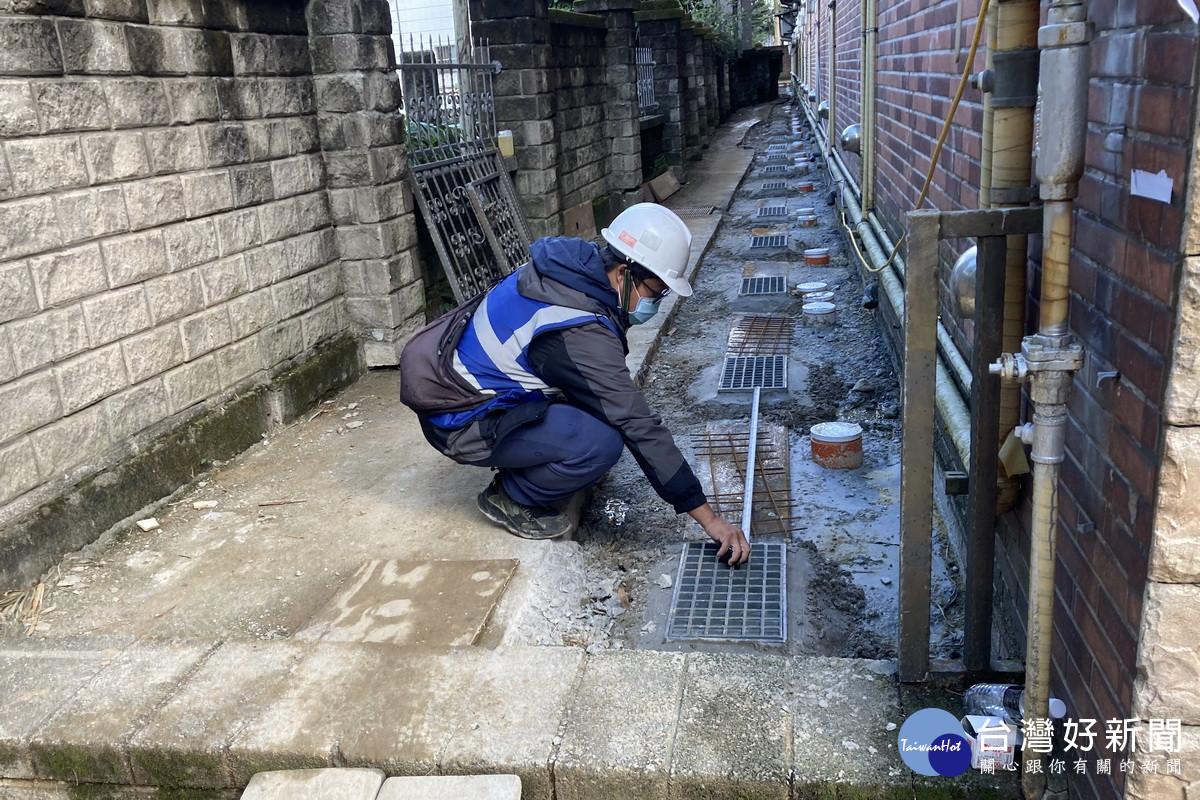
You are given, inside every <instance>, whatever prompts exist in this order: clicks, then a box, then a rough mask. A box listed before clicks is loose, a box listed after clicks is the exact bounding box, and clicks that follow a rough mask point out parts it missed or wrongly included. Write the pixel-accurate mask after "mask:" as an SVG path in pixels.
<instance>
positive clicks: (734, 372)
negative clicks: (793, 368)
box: [717, 355, 787, 392]
mask: <svg viewBox="0 0 1200 800" xmlns="http://www.w3.org/2000/svg"><path fill="white" fill-rule="evenodd" d="M756 386H757V387H759V388H761V389H786V388H787V356H779V355H775V356H726V357H725V364H724V365H723V366H722V367H721V382H720V383H719V384H717V391H718V392H739V391H748V390H750V389H753V388H754V387H756Z"/></svg>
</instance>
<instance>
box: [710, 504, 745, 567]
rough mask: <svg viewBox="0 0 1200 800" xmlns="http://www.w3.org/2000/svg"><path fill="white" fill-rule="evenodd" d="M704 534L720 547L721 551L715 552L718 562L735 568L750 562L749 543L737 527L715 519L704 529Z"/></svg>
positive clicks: (718, 518)
mask: <svg viewBox="0 0 1200 800" xmlns="http://www.w3.org/2000/svg"><path fill="white" fill-rule="evenodd" d="M704 532H705V533H707V534H708V536H709V538H710V539H712V540H713V541H714V542H717V543H718V544H720V545H721V549H719V550H717V560H718V561H721V562H724V563H727V564H729V566H730V567H735V568H736V567H737V566H738V565H740V564H745V563H746V562H747V561H749V560H750V543H749V542H748V541H746V534H744V533H742V529H741V528H739V527H738V526H736V525H734V524H732V523H729V522H726V521H725V520H723V519H721V518H720V517H717V518H716V520H715V521H714V522H713V523H712V524H711V525H709V526H706V527H705V528H704ZM726 554H728V560H726Z"/></svg>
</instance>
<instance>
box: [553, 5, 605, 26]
mask: <svg viewBox="0 0 1200 800" xmlns="http://www.w3.org/2000/svg"><path fill="white" fill-rule="evenodd" d="M548 19H549V20H550V24H551V25H569V26H571V27H575V28H607V27H608V23H607V22H605V21H604V17H599V16H596V15H595V14H583V13H581V12H579V11H563V10H561V9H557V8H552V9H550V12H549V15H548Z"/></svg>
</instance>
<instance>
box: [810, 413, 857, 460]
mask: <svg viewBox="0 0 1200 800" xmlns="http://www.w3.org/2000/svg"><path fill="white" fill-rule="evenodd" d="M809 440H810V442H811V443H812V460H813V461H815V462H816V463H818V464H820V465H821V466H822V467H825V468H826V469H858V468H859V467H861V466H862V461H863V458H862V426H861V425H858V424H857V423H854V422H822V423H819V424H817V425H813V426H812V429H811V430H809Z"/></svg>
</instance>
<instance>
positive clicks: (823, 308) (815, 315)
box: [800, 298, 837, 328]
mask: <svg viewBox="0 0 1200 800" xmlns="http://www.w3.org/2000/svg"><path fill="white" fill-rule="evenodd" d="M805 299H806V300H807V299H808V298H805ZM800 311H801V313H803V314H804V324H806V325H809V326H811V327H813V328H819V327H822V326H824V327H828V326H830V325H832V324H833V323H834V321H835V320H836V319H837V306H835V305H834V304H833V303H824V302H822V303H808V302H806V303H805V304H804V305H802V306H801V307H800Z"/></svg>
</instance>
